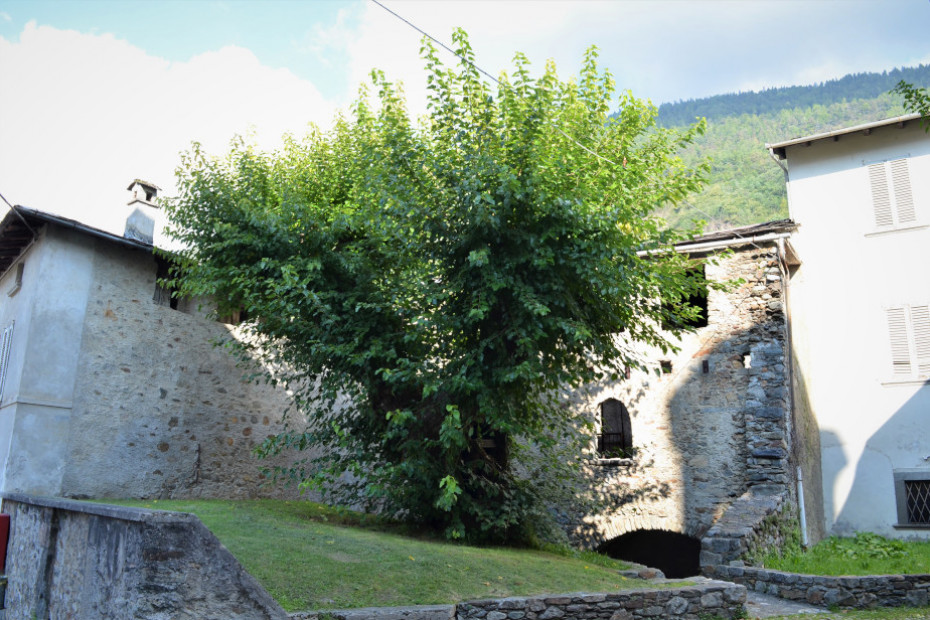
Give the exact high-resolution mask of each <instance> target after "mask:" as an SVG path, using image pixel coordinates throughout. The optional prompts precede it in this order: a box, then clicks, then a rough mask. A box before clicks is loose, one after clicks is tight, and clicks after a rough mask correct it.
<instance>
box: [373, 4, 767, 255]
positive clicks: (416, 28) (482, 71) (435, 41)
mask: <svg viewBox="0 0 930 620" xmlns="http://www.w3.org/2000/svg"><path fill="white" fill-rule="evenodd" d="M371 1H372V2H373V3H374V4H376V5H378V6H379V7H381V8H382V9H384V10H385V11H387V12H388V13H390V14H391V15H393V16H394V17H396V18H397V19H399V20H400V21H402V22H404V23H405V24H407V25H408V26H410V27H411V28H413V29H414V30H416V31H417V32H419V33H420V34H422V35H423V36H424V37H426V38H428V39H429V40H430V41H433V42H434V43H436V44H437V45H439V46H440V47H442V48H443V49H444V50H446V51H447V52H449V53H450V54H452V55H454V56H456V57H457V58H458V59H459V60H461V61H462V62H464V63H466V64H468V65H470V66H471V67H472V68H473V69H475V70H476V71H478V72H479V73H481V74H483V75H485V76H487V78H488V79H490V80H491V81H493V82H494V83H495V84H497V85H498V86H500V85H501V81H500V80H498V79H497V78H496V77H494V76H493V75H491V74H490V73H488V72H487V71H485V70H484V69H482V68H481V67H480V66H479V65H478V64H477V63H476V62H474V61H472V60H469V59H468V58H466V57H465V56H463V55H462V54H459V53H458V52H456V51H455V50H454V49H452V48H451V47H449V46H448V45H446V44H445V43H443V42H442V41H440V40H439V39H437V38H436V37H434V36H433V35H431V34H430V33H428V32H426V31H425V30H423V29H422V28H420V27H419V26H417V25H416V24H414V23H413V22H411V21H410V20H409V19H407V18H405V17H404V16H402V15H400V14H398V13H396V12H395V11H393V10H391V9H389V8H388V7H386V6H384V5H383V4H382V3H381V2H380V1H379V0H371ZM555 130H556V131H558V132H559V133H560V134H562V135H563V136H565V137H566V138H568V139H569V140H571V141H572V142H574V143H575V144H576V145H578V146H580V147H581V148H582V149H584V150H585V151H587V152H588V153H590V154H591V155H594V156H595V157H597V158H598V159H602V160H604V161H606V162H607V163H609V164H611V165H613V166H618V165H619V164H618V163H617V162H615V161H612V160H610V159H608V158H607V157H604V156H603V155H601V154H600V153H596V152H595V151H593V150H591V149H590V148H588V147H587V146H585V145H584V144H582V143H581V142H579V141H578V140H576V139H575V138H573V137H572V136H570V135H568V134H567V133H565V132H564V131H563V130H562V128H561V127H555ZM688 206H690V207H691V208H692V209H694V210H695V211H698V212H699V213H701V215H704V216H705V217H707V218H708V219H711V216H710V215H708V214H707V213H705V212H704V211H703V210H702V209H700V208H698V207H697V206H695V205H693V204H690V203H688ZM733 234H734V235H736V237H737V238H739V239H745V240H747V241H749V243H750V245H752V246H754V247H755V248H756V249H759V250H762V248H761V247H759V246H758V245H757V244H756V243H755V242H753V241H752V240H751V239H747V238H746V237H743V236H742V235H740V234H739V233H736V232H734V233H733Z"/></svg>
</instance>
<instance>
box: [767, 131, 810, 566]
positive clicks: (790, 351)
mask: <svg viewBox="0 0 930 620" xmlns="http://www.w3.org/2000/svg"><path fill="white" fill-rule="evenodd" d="M769 155H770V156H771V157H772V159H773V160H774V161H775V163H776V164H778V167H779V168H781V170H782V172H783V173H784V174H785V191H786V192H787V191H788V180H789V179H788V167H787V166H785V164H783V163H782V161H781V160H780V159H779V158H778V156H777V155H775V150H774V149H773V148H771V147H769ZM789 215H790V202H789ZM778 259H779V260H778V267H779V270H780V271H781V281H782V285H783V286H782V297H783V298H784V302H785V326H786V331H787V332H788V333H787V334H786V336H787V341H788V342H787V343H786V349H787V351H786V353H787V355H786V357H787V360H786V361H787V364H785V368H786V370H787V371H788V411H789V415H790V416H791V421H792V424H791V434H792V435H794V437H793V438H792V439H795V438H796V437H797V434H796V427H797V424H796V422H797V420H795V419H794V334H793V330H792V322H791V304H790V288H791V280H790V278H791V274H790V273H789V271H788V260H787V256H786V252H785V241H784V238H782V239H779V240H778ZM796 443H797V442H796V441H792V442H791V448H792V452H793V451H794V448H795V445H796ZM797 471H798V512H799V514H798V520H799V521H800V527H801V547H803V548H804V549H807V547H808V545H809V540H808V537H807V511H806V510H805V508H804V475H803V474H802V473H801V466H800V465H798V466H797Z"/></svg>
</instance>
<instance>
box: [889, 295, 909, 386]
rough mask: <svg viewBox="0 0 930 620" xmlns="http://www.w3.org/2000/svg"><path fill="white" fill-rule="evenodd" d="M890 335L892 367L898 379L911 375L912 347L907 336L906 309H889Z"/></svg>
mask: <svg viewBox="0 0 930 620" xmlns="http://www.w3.org/2000/svg"><path fill="white" fill-rule="evenodd" d="M885 315H886V316H887V318H888V333H889V335H890V336H891V366H892V369H893V372H894V375H895V376H896V377H902V376H909V375H910V374H911V347H910V342H909V338H908V336H907V314H906V313H905V311H904V308H903V307H902V308H888V309H887V310H885Z"/></svg>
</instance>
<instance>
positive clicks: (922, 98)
mask: <svg viewBox="0 0 930 620" xmlns="http://www.w3.org/2000/svg"><path fill="white" fill-rule="evenodd" d="M891 92H893V93H896V94H898V95H901V96H902V97H904V108H905V109H906V110H907V111H908V112H916V113H918V114H920V115H922V116H923V118H922V119H920V123H921V125H922V126H923V128H924V130H925V131H927V132H930V90H928V89H926V88H917V87H916V86H914V85H913V84H908V83H907V82H905V81H903V80H902V81H901V82H898V85H897V86H895V87H894V89H893V90H892V91H891Z"/></svg>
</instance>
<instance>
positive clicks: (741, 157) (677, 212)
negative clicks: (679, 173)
mask: <svg viewBox="0 0 930 620" xmlns="http://www.w3.org/2000/svg"><path fill="white" fill-rule="evenodd" d="M918 69H919V70H921V71H924V70H926V71H924V73H921V74H920V75H919V77H921V80H920V81H917V82H916V83H917V85H920V86H923V85H925V84H926V83H930V67H928V66H923V65H922V66H921V67H919V68H918ZM902 71H903V70H902ZM924 74H926V75H924ZM876 75H877V76H879V77H881V76H885V77H887V76H888V75H889V74H888V73H886V74H860V75H855V76H847V77H846V78H843V80H837V81H836V82H841V83H842V84H843V85H844V88H846V89H847V91H848V92H857V88H858V89H859V91H861V90H863V89H866V88H873V84H874V79H873V78H874V76H876ZM895 75H896V76H897V74H895ZM908 75H910V74H908ZM847 78H848V79H847ZM857 81H858V82H863V84H862V85H859V86H861V88H860V87H859V86H857ZM822 86H823V85H819V86H811V87H791V89H772V90H770V91H763V92H762V93H754V94H755V95H759V96H762V95H764V94H765V93H768V97H769V99H770V101H769V100H767V101H766V102H765V104H764V105H762V104H759V107H763V108H765V107H773V108H774V107H775V106H776V104H777V105H782V106H784V105H785V104H784V98H783V97H782V91H783V90H790V91H791V92H793V93H795V94H797V95H798V100H800V101H808V100H810V96H811V95H812V94H816V93H817V92H818V91H823V88H822ZM893 86H894V83H892V84H891V86H889V89H890V88H891V87H893ZM721 97H726V96H720V97H711V98H709V99H707V100H699V101H695V102H686V103H687V104H688V106H689V107H688V110H689V114H690V113H691V111H694V112H696V114H695V115H702V112H701V110H702V108H701V105H700V104H701V101H706V102H708V107H707V113H706V114H705V115H706V116H707V119H708V122H707V132H706V134H705V135H704V136H703V137H701V138H700V139H699V140H698V141H697V142H696V143H695V144H694V145H693V146H692V147H691V148H690V149H689V150H688V151H686V152H684V153H683V154H682V158H683V159H684V160H685V161H686V162H687V163H689V164H692V165H693V164H696V163H698V162H699V161H701V160H702V159H704V158H707V159H709V160H710V162H711V173H710V178H709V183H708V185H707V187H706V188H705V189H704V191H703V192H702V193H700V194H698V195H696V196H693V197H692V199H691V200H690V201H689V202H688V203H687V204H684V205H681V206H680V207H679V208H678V209H674V210H671V209H668V210H666V211H665V212H664V213H663V215H664V217H665V218H666V220H667V221H668V223H669V226H671V227H673V228H689V227H691V226H692V225H693V224H694V223H695V222H696V221H698V220H704V221H705V222H706V225H705V230H706V231H714V230H722V229H726V228H732V227H735V226H743V225H747V224H755V223H759V222H765V221H769V220H775V219H780V218H784V217H788V206H787V197H786V194H785V181H784V174H783V173H782V170H781V168H780V167H779V166H778V165H777V164H776V163H775V162H774V161H772V159H771V157H770V156H769V153H768V151H767V150H766V148H765V144H766V143H774V142H779V141H782V140H787V139H791V138H797V137H801V136H806V135H811V134H816V133H820V132H824V131H830V130H833V129H839V128H842V127H849V126H852V125H858V124H860V123H867V122H871V121H876V120H880V119H883V118H889V117H893V116H899V115H901V114H904V113H905V110H904V107H903V105H902V100H901V98H900V97H898V96H896V95H889V94H887V91H882V92H881V94H879V95H877V96H873V97H865V98H858V99H852V100H840V101H828V102H827V103H823V104H821V103H815V104H805V105H796V106H790V107H781V108H779V109H772V110H771V111H767V112H763V113H747V112H743V113H737V112H736V111H735V110H738V109H740V106H737V105H735V102H736V100H732V101H730V103H731V104H734V105H732V106H730V108H729V109H731V110H733V112H732V113H729V114H725V113H722V112H721V110H722V109H723V108H722V107H721V106H720V105H718V104H719V103H720V98H721ZM757 99H758V98H757ZM763 99H764V97H763ZM827 99H830V97H827ZM756 103H758V101H757V102H756ZM770 104H771V105H770ZM673 105H680V104H673ZM754 105H755V104H754ZM743 107H745V106H743ZM691 118H693V116H692V117H691Z"/></svg>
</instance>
